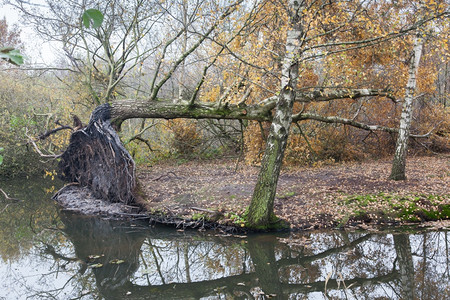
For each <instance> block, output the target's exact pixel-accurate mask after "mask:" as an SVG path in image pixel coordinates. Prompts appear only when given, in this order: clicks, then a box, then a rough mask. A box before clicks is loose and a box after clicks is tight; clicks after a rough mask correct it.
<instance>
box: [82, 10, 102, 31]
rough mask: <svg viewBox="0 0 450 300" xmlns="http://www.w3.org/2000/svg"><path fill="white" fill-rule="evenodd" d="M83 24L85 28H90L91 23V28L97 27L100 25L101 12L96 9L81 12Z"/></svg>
mask: <svg viewBox="0 0 450 300" xmlns="http://www.w3.org/2000/svg"><path fill="white" fill-rule="evenodd" d="M82 18H83V25H84V27H86V28H90V26H91V23H92V28H98V27H100V26H102V23H103V18H104V16H103V14H102V13H101V12H100V11H99V10H97V9H93V8H91V9H88V10H86V11H85V12H84V13H83V16H82Z"/></svg>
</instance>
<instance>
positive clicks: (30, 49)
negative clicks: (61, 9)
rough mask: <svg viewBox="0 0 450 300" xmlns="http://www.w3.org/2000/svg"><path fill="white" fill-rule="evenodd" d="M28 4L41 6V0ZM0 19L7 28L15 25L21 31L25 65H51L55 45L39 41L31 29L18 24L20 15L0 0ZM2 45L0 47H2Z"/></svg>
mask: <svg viewBox="0 0 450 300" xmlns="http://www.w3.org/2000/svg"><path fill="white" fill-rule="evenodd" d="M29 2H30V3H36V4H43V3H45V1H43V0H31V1H29ZM0 18H1V19H3V18H6V21H7V22H8V25H9V26H12V25H17V26H19V28H20V29H21V40H22V42H23V44H24V45H25V53H24V54H25V55H26V56H27V59H26V61H25V63H26V64H33V65H34V64H46V65H53V64H54V60H55V58H56V55H55V53H56V52H57V50H56V47H57V45H53V46H52V45H50V44H49V43H44V42H43V41H42V40H40V39H39V38H38V37H37V35H36V34H35V33H34V30H33V28H31V27H28V26H24V25H23V24H21V23H20V13H19V11H17V10H16V9H14V8H13V7H12V6H10V5H6V4H4V3H3V1H2V0H0ZM2 46H3V45H0V47H2Z"/></svg>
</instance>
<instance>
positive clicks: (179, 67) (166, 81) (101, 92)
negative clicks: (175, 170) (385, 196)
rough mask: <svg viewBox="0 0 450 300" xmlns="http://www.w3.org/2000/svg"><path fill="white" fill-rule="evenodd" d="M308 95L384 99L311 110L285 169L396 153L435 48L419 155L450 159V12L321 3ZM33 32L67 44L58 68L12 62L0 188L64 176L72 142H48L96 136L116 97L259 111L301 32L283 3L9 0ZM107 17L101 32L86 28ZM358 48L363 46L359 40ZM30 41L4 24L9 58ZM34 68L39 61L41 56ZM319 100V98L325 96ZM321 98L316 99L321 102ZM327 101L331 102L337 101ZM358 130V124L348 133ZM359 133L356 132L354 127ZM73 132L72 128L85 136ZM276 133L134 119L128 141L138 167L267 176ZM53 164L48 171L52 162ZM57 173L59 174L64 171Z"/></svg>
mask: <svg viewBox="0 0 450 300" xmlns="http://www.w3.org/2000/svg"><path fill="white" fill-rule="evenodd" d="M310 2H311V3H310V5H309V6H308V10H306V11H304V15H305V19H306V20H307V24H308V26H309V27H308V28H307V29H308V38H307V39H305V46H304V48H303V51H302V53H303V56H302V57H301V58H300V60H299V79H298V84H297V90H298V91H299V92H303V93H309V92H311V93H319V94H320V95H322V94H323V95H327V94H328V93H332V91H334V90H336V89H341V90H342V89H348V90H352V89H361V88H371V89H378V90H384V91H385V93H384V94H383V95H381V96H376V97H357V98H343V99H333V101H320V100H318V101H317V100H315V101H302V102H300V103H295V104H294V111H293V113H294V114H296V115H298V116H302V115H303V116H306V117H304V118H298V121H297V122H294V123H293V126H291V128H290V136H289V140H288V146H287V149H286V152H285V156H284V163H285V164H290V165H313V166H315V165H321V164H324V163H333V162H340V161H349V160H363V159H372V158H380V157H386V156H390V155H392V154H393V152H394V149H395V142H396V134H395V133H393V132H386V131H385V130H372V129H370V130H367V128H366V129H365V128H361V126H358V124H369V125H379V126H380V127H383V128H398V126H399V125H398V124H399V118H400V114H401V109H402V99H403V97H404V95H405V87H406V84H407V81H408V65H409V62H410V59H411V51H412V49H413V42H414V36H415V35H414V34H413V33H416V32H419V33H420V38H421V39H422V40H423V51H422V59H421V61H420V65H419V71H418V75H417V89H416V93H415V98H414V102H413V107H414V109H413V118H412V125H411V134H412V135H418V136H419V135H424V134H427V133H428V135H427V137H426V138H413V139H411V140H410V146H409V151H410V153H414V154H425V153H427V154H429V153H435V152H448V151H449V150H450V142H449V135H450V118H449V111H450V108H449V105H450V94H449V93H450V70H449V69H450V54H449V51H448V49H449V30H450V26H449V25H450V24H449V18H448V3H446V2H445V1H435V0H425V1H415V0H400V1H353V0H348V1H310ZM9 5H13V6H14V7H16V9H17V10H18V11H20V13H21V15H22V17H23V19H22V21H21V22H22V24H24V25H27V26H30V27H32V28H34V29H35V31H36V35H37V36H38V37H39V39H41V40H42V41H51V42H53V43H56V45H58V53H57V57H55V61H54V62H53V63H52V64H51V66H49V65H36V64H34V63H33V61H32V60H31V59H29V60H26V62H25V64H24V65H22V66H21V67H16V66H13V65H11V64H7V63H6V62H4V61H1V62H0V83H1V84H0V111H1V114H0V147H1V148H2V150H1V151H2V152H1V153H0V155H1V156H2V157H3V159H2V161H1V165H0V176H2V177H13V176H24V175H26V176H32V175H34V174H42V173H44V172H47V174H48V173H52V172H53V171H51V170H53V168H54V166H53V165H52V164H51V163H52V160H48V159H45V158H43V157H42V156H41V155H39V154H37V153H36V149H34V147H33V145H32V143H30V140H31V139H33V140H34V141H35V142H36V143H37V145H38V146H39V148H40V151H41V152H42V153H41V154H44V155H53V154H59V153H60V152H61V151H62V150H64V149H65V147H66V146H67V143H68V141H69V136H70V133H71V131H70V130H61V131H59V132H58V133H57V134H53V135H51V136H49V137H45V138H42V139H41V138H40V135H42V134H43V133H45V132H48V131H51V130H53V129H55V128H59V127H61V126H63V125H70V126H72V122H73V121H72V119H73V116H74V115H76V116H78V117H79V118H80V119H81V121H82V122H83V123H84V124H86V123H87V122H88V120H89V114H90V112H91V111H92V110H93V109H94V108H95V107H96V106H98V105H99V104H102V103H109V102H113V101H114V100H117V99H149V98H152V99H153V98H155V99H156V96H157V98H158V99H171V101H172V102H173V103H185V102H191V103H193V101H194V100H196V99H199V100H200V101H202V102H214V103H218V106H219V107H220V105H222V104H224V103H229V104H230V105H232V104H241V103H246V104H249V105H250V104H257V103H260V102H261V101H263V100H264V99H270V97H274V96H277V94H278V93H279V91H278V90H279V89H278V87H279V85H280V80H281V79H280V78H281V76H280V73H281V68H282V59H283V57H284V54H285V51H286V34H287V31H288V30H289V21H288V18H289V16H288V14H287V13H286V8H285V4H284V1H277V0H273V1H271V0H266V1H237V2H236V3H234V2H232V3H229V1H214V0H208V1H206V0H162V1H160V0H156V1H143V0H135V1H127V0H111V1H107V2H105V1H72V0H63V1H52V0H47V1H45V4H44V5H39V6H37V5H31V4H30V3H29V2H28V1H21V0H16V1H9ZM87 8H96V9H99V10H100V11H102V12H103V14H104V15H105V20H104V23H103V26H102V27H101V28H84V27H83V26H81V18H80V16H81V15H82V13H83V11H85V10H86V9H87ZM348 41H357V42H348ZM27 42H28V41H26V40H21V38H20V30H19V29H18V28H17V27H14V26H11V25H10V24H8V23H7V21H6V19H3V20H0V46H2V47H3V46H12V47H15V48H17V49H21V52H22V53H24V54H25V55H27V52H32V51H31V50H30V49H29V48H28V47H27ZM29 56H30V57H32V53H30V54H29ZM316 98H317V97H316ZM316 98H314V99H316ZM325 98H326V97H325ZM344 121H345V122H344ZM355 125H356V126H355ZM72 127H73V126H72ZM269 127H270V122H265V121H260V122H258V121H249V120H215V119H203V120H195V119H174V120H165V119H140V118H134V119H128V120H126V121H124V122H123V123H122V124H121V131H120V135H121V139H122V141H123V143H124V144H125V147H126V148H127V149H128V150H129V152H130V153H131V154H132V156H133V157H134V159H135V161H136V162H137V163H138V164H154V163H156V162H158V161H161V160H165V159H176V160H178V161H180V162H181V161H184V160H186V159H210V158H222V157H227V158H230V157H232V158H236V159H242V160H244V161H245V163H247V164H259V163H260V160H261V157H262V154H263V152H264V148H265V141H266V139H267V136H268V133H269ZM48 163H49V164H48ZM52 174H53V173H52Z"/></svg>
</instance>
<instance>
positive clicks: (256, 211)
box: [247, 0, 304, 229]
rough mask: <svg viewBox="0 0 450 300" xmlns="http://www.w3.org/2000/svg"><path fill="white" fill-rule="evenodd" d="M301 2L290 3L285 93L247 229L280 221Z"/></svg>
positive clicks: (273, 124)
mask: <svg viewBox="0 0 450 300" xmlns="http://www.w3.org/2000/svg"><path fill="white" fill-rule="evenodd" d="M301 5H303V4H301V3H300V2H299V1H295V0H290V1H289V10H290V11H289V14H290V24H289V25H290V26H291V29H289V30H288V32H287V37H286V55H285V57H284V61H283V67H282V79H281V92H280V96H279V97H278V101H277V104H276V113H275V117H274V118H273V121H272V125H271V127H270V133H269V137H268V138H267V144H266V150H265V152H264V156H263V159H262V162H261V170H260V172H259V175H258V181H257V182H256V186H255V190H254V192H253V196H252V201H251V203H250V207H249V209H248V216H247V226H248V227H249V228H254V229H267V228H270V227H271V226H272V224H275V222H276V221H277V220H276V219H277V218H276V217H275V214H274V212H273V204H274V200H275V194H276V189H277V183H278V177H279V175H280V170H281V165H282V162H283V156H284V151H285V149H286V144H287V139H288V136H289V128H290V125H291V123H292V108H293V105H294V101H295V87H296V85H297V79H298V60H299V57H300V55H301V53H300V48H301V39H302V38H304V30H303V25H302V16H301V13H302V11H303V7H301Z"/></svg>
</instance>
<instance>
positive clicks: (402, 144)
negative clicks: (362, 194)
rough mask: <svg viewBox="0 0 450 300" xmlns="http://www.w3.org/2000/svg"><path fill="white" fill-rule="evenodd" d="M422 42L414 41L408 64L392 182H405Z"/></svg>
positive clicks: (416, 38) (416, 39) (419, 40)
mask: <svg viewBox="0 0 450 300" xmlns="http://www.w3.org/2000/svg"><path fill="white" fill-rule="evenodd" d="M422 46H423V40H422V38H421V37H419V36H418V35H417V36H416V37H415V40H414V48H413V51H412V56H411V61H410V64H409V78H408V83H407V85H406V91H405V100H404V102H403V107H402V115H401V118H400V127H399V131H398V137H397V143H396V148H395V154H394V159H393V161H392V169H391V175H390V176H389V179H392V180H406V173H405V168H406V154H407V150H408V140H409V134H410V132H409V131H410V127H411V116H412V109H413V100H414V92H415V90H416V74H417V69H418V68H419V62H420V56H421V55H422Z"/></svg>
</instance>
